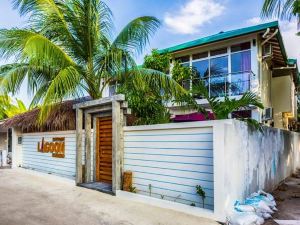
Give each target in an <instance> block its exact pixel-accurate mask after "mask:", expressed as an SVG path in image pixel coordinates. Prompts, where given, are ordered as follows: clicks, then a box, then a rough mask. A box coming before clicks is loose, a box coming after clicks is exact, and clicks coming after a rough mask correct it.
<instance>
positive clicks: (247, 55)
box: [159, 21, 299, 129]
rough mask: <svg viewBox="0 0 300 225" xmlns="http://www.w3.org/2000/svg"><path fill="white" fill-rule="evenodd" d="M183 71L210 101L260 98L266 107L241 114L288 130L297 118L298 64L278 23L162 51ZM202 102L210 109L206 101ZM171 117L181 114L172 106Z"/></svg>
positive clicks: (239, 30) (201, 100)
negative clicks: (191, 73) (199, 83)
mask: <svg viewBox="0 0 300 225" xmlns="http://www.w3.org/2000/svg"><path fill="white" fill-rule="evenodd" d="M159 52H160V53H167V52H168V53H170V54H171V55H172V58H173V59H174V60H178V61H179V62H180V63H181V64H182V65H183V66H189V67H193V68H194V69H195V70H196V71H197V74H198V76H199V79H201V80H203V81H204V82H205V85H206V86H207V88H208V91H209V94H210V96H216V97H220V98H222V97H224V96H225V95H227V96H229V97H233V98H239V97H241V96H242V95H243V94H244V93H245V92H247V91H251V92H254V93H256V94H257V95H258V96H259V97H260V98H261V101H262V103H263V105H264V107H265V109H264V110H259V109H257V108H255V107H249V109H248V110H243V111H242V112H240V113H241V115H243V116H247V117H251V118H255V119H257V120H258V121H260V122H265V123H268V124H271V125H274V126H275V127H278V128H283V129H288V127H289V126H290V125H291V124H292V123H293V121H295V120H296V119H297V98H296V90H297V88H296V87H297V86H298V73H299V72H298V67H297V61H296V60H293V59H288V57H287V54H286V51H285V47H284V44H283V40H282V36H281V33H280V28H279V25H278V22H277V21H275V22H270V23H265V24H260V25H256V26H251V27H246V28H241V29H237V30H231V31H226V32H223V31H222V32H220V33H218V34H215V35H211V36H208V37H203V38H200V39H197V40H194V41H190V42H187V43H183V44H179V45H176V46H173V47H169V48H166V49H162V50H159ZM197 101H198V103H199V104H201V105H203V106H204V107H208V105H207V101H206V100H205V99H197ZM171 112H172V113H173V114H181V113H183V112H182V110H180V108H179V107H175V106H174V107H171Z"/></svg>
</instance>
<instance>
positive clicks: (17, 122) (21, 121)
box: [0, 98, 89, 133]
mask: <svg viewBox="0 0 300 225" xmlns="http://www.w3.org/2000/svg"><path fill="white" fill-rule="evenodd" d="M87 100H89V99H88V98H82V99H77V100H68V101H64V102H62V103H60V104H58V105H57V106H56V107H54V109H53V110H52V112H51V113H50V114H49V116H48V118H47V120H46V121H45V122H44V123H43V124H39V123H38V117H39V112H40V109H39V108H35V109H33V110H30V111H28V112H25V113H22V114H19V115H16V116H14V117H12V118H10V119H6V120H5V121H4V122H3V123H2V124H1V125H0V126H1V127H2V128H10V127H17V128H20V129H22V132H24V133H32V132H47V131H65V130H75V129H76V114H75V110H74V109H73V105H74V104H77V103H79V102H83V101H87Z"/></svg>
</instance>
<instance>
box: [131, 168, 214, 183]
mask: <svg viewBox="0 0 300 225" xmlns="http://www.w3.org/2000/svg"><path fill="white" fill-rule="evenodd" d="M133 172H134V173H143V174H150V175H158V176H164V177H173V178H180V179H188V180H196V181H203V182H209V183H214V181H212V180H205V179H196V178H189V177H179V176H173V175H166V174H159V173H150V172H142V171H139V170H135V171H133Z"/></svg>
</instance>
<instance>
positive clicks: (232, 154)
mask: <svg viewBox="0 0 300 225" xmlns="http://www.w3.org/2000/svg"><path fill="white" fill-rule="evenodd" d="M220 123H223V125H221V126H222V127H223V129H224V137H220V139H218V140H217V141H218V142H220V143H221V145H223V146H224V147H221V148H217V149H214V150H215V151H216V152H217V154H220V155H222V156H223V159H222V161H219V162H216V163H218V164H221V165H222V167H223V171H222V173H221V174H215V176H217V177H219V176H221V180H222V187H223V188H222V189H220V190H219V191H221V192H222V195H223V200H222V201H220V202H223V206H220V207H223V208H224V209H226V211H227V212H228V210H230V209H232V205H233V203H234V202H235V200H243V199H245V198H246V197H247V196H249V194H251V193H253V192H255V191H257V190H259V189H264V190H266V191H271V190H272V189H274V188H276V187H277V185H278V183H279V182H281V181H282V180H284V179H285V178H286V177H288V176H290V175H291V174H292V172H293V171H295V170H296V168H297V167H300V134H298V133H293V132H289V131H284V130H280V129H275V128H268V127H265V128H264V133H261V132H259V131H253V130H252V129H251V128H249V127H248V126H247V125H246V124H245V123H243V122H240V121H234V120H228V121H225V122H222V121H220ZM214 141H215V140H214ZM215 179H218V178H215ZM216 191H217V190H216ZM227 212H225V213H227ZM222 217H223V218H224V215H223V216H222Z"/></svg>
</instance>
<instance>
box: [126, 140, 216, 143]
mask: <svg viewBox="0 0 300 225" xmlns="http://www.w3.org/2000/svg"><path fill="white" fill-rule="evenodd" d="M124 142H127V143H132V142H138V143H140V142H142V143H144V142H149V143H170V142H179V143H203V142H204V143H206V142H209V143H211V142H213V141H173V140H172V141H124Z"/></svg>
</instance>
